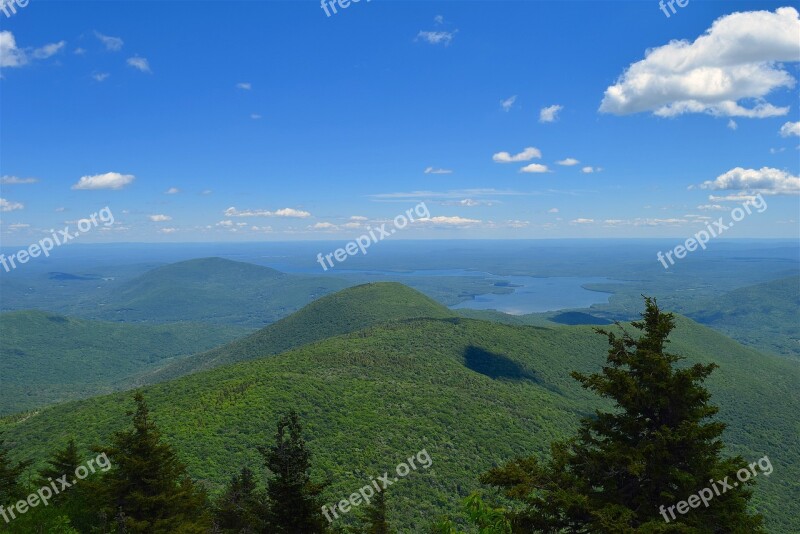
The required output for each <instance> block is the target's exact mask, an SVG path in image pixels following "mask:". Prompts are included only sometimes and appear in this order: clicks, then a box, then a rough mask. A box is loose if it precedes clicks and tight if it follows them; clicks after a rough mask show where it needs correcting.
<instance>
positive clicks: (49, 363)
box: [0, 311, 247, 415]
mask: <svg viewBox="0 0 800 534" xmlns="http://www.w3.org/2000/svg"><path fill="white" fill-rule="evenodd" d="M246 332H247V330H246V329H244V328H239V327H231V326H213V325H198V324H191V323H177V324H170V325H130V324H121V323H107V322H101V321H87V320H84V319H75V318H72V317H64V316H63V315H56V314H52V313H47V312H41V311H24V312H9V313H4V314H0V339H2V343H0V415H4V414H9V413H14V412H19V411H23V410H29V409H32V408H36V407H39V406H45V405H48V404H53V403H56V402H64V401H67V400H72V399H79V398H85V397H91V396H93V395H100V394H103V393H110V392H112V391H117V390H119V389H123V388H125V387H127V386H129V382H128V379H130V378H131V376H133V375H136V374H138V373H141V372H144V371H146V370H150V369H154V368H156V367H159V366H161V365H163V363H164V360H165V359H167V358H174V357H178V356H185V355H189V354H193V353H196V352H198V351H202V350H206V349H208V348H210V347H215V346H218V345H220V344H222V343H225V342H227V341H230V340H232V339H235V338H237V337H238V336H241V335H243V334H244V333H246Z"/></svg>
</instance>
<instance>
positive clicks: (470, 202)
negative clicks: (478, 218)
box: [442, 198, 494, 208]
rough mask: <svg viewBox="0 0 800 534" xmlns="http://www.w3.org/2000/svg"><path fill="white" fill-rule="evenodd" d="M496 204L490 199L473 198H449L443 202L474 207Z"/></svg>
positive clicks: (449, 204) (447, 204) (444, 203)
mask: <svg viewBox="0 0 800 534" xmlns="http://www.w3.org/2000/svg"><path fill="white" fill-rule="evenodd" d="M492 204H494V203H493V202H491V201H488V200H474V199H472V198H465V199H462V200H448V201H446V202H442V206H461V207H464V208H474V207H476V206H491V205H492Z"/></svg>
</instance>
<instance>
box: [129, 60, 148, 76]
mask: <svg viewBox="0 0 800 534" xmlns="http://www.w3.org/2000/svg"><path fill="white" fill-rule="evenodd" d="M128 65H130V66H131V67H133V68H134V69H137V70H140V71H142V72H148V73H149V72H153V71H151V70H150V62H148V61H147V59H145V58H143V57H139V56H134V57H129V58H128Z"/></svg>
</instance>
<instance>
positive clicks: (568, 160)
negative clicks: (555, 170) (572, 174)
mask: <svg viewBox="0 0 800 534" xmlns="http://www.w3.org/2000/svg"><path fill="white" fill-rule="evenodd" d="M578 163H580V161H578V160H577V159H575V158H566V159H562V160H561V161H556V164H557V165H564V166H565V167H572V166H573V165H577V164H578Z"/></svg>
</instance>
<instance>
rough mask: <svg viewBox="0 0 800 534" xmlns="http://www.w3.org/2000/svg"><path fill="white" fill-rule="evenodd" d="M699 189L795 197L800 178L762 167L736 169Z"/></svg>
mask: <svg viewBox="0 0 800 534" xmlns="http://www.w3.org/2000/svg"><path fill="white" fill-rule="evenodd" d="M700 189H713V190H722V191H730V190H740V191H749V192H757V193H763V194H771V195H793V194H794V195H796V194H798V193H800V178H798V177H797V176H792V175H791V174H789V173H788V172H786V171H782V170H780V169H773V168H771V167H762V168H761V169H743V168H742V167H736V168H735V169H731V170H729V171H728V172H726V173H725V174H721V175H719V176H717V178H716V179H715V180H708V181H706V182H703V183H702V184H700Z"/></svg>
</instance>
